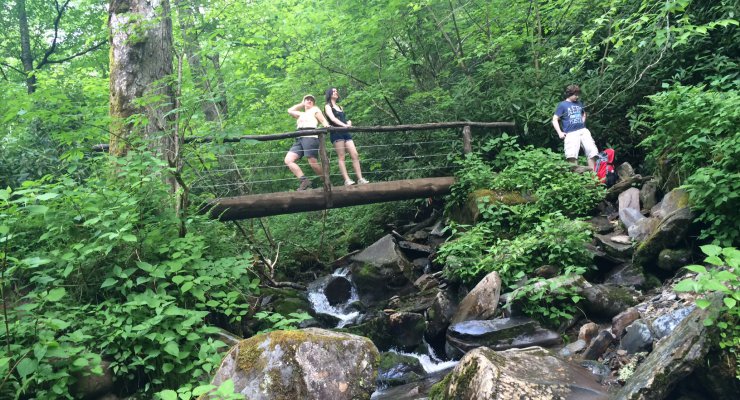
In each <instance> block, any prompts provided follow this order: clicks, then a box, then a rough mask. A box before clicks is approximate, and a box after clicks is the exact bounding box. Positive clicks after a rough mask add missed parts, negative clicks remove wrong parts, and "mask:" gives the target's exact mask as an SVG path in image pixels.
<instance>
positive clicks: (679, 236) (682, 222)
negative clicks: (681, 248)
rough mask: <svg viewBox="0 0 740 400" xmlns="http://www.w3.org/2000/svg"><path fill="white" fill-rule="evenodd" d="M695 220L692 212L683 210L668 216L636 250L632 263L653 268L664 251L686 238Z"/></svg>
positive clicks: (686, 209)
mask: <svg viewBox="0 0 740 400" xmlns="http://www.w3.org/2000/svg"><path fill="white" fill-rule="evenodd" d="M692 220H693V217H692V214H691V210H690V209H688V208H682V209H680V210H677V211H675V212H673V213H672V214H670V215H668V216H667V217H666V218H665V220H663V221H662V222H661V223H660V225H658V227H657V228H656V229H655V231H653V232H652V233H651V234H650V235H649V236H648V237H647V238H646V239H645V241H644V242H642V243H640V244H639V245H638V246H637V248H636V249H635V254H634V256H633V257H632V261H633V262H634V263H635V264H637V265H640V266H642V267H648V268H649V267H653V266H655V265H656V264H657V258H658V255H659V254H660V252H661V251H662V250H663V249H667V248H671V247H675V246H676V245H677V244H678V243H680V242H681V241H683V240H684V239H685V238H686V235H687V233H688V231H689V227H690V225H691V222H692Z"/></svg>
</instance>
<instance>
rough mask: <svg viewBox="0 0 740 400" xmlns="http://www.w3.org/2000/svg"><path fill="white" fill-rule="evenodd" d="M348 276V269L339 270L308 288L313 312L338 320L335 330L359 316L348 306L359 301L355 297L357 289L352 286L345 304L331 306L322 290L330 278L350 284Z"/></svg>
mask: <svg viewBox="0 0 740 400" xmlns="http://www.w3.org/2000/svg"><path fill="white" fill-rule="evenodd" d="M349 275H350V270H349V268H347V267H344V268H339V269H337V270H336V271H334V273H333V274H331V275H329V276H326V277H324V278H320V279H318V280H316V281H314V282H313V283H311V284H310V285H309V287H308V301H309V302H310V303H311V307H313V309H314V311H316V313H317V314H326V315H331V316H332V317H334V318H337V319H338V320H339V322H338V323H337V326H336V327H337V328H343V327H345V326H347V325H349V324H351V323H353V322H354V321H356V320H357V318H358V317H359V316H360V312H359V311H357V310H353V309H352V308H351V307H349V305H350V304H352V303H353V302H356V301H359V299H360V298H359V296H358V295H357V289H356V288H355V286H354V285H352V289H351V291H350V298H349V300H347V301H346V302H345V303H342V304H337V305H335V306H332V305H331V304H329V300H328V299H327V298H326V295H325V294H324V289H325V288H326V285H327V284H328V282H329V279H331V277H332V276H339V277H343V278H347V280H349V281H350V283H352V280H351V279H350V278H349Z"/></svg>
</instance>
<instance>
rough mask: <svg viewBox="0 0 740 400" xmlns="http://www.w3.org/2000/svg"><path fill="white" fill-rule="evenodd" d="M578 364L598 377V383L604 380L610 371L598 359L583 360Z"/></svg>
mask: <svg viewBox="0 0 740 400" xmlns="http://www.w3.org/2000/svg"><path fill="white" fill-rule="evenodd" d="M580 364H581V366H582V367H584V368H586V369H588V370H589V372H591V373H592V374H593V375H594V376H595V377H596V378H597V379H598V381H599V383H601V382H604V380H605V379H606V378H608V377H609V375H610V374H611V372H612V370H611V368H609V367H608V366H607V365H605V364H604V363H600V362H598V361H594V360H584V361H581V363H580Z"/></svg>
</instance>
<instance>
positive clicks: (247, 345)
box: [211, 328, 379, 400]
mask: <svg viewBox="0 0 740 400" xmlns="http://www.w3.org/2000/svg"><path fill="white" fill-rule="evenodd" d="M378 359H379V353H378V349H377V348H375V345H373V343H372V342H371V341H370V340H369V339H368V338H365V337H361V336H355V335H351V334H348V333H338V332H332V331H327V330H323V329H316V328H309V329H303V330H297V331H274V332H270V333H266V334H260V335H256V336H253V337H251V338H249V339H245V340H242V341H241V342H239V344H238V345H237V346H235V347H234V348H232V349H231V350H230V351H229V353H228V354H227V355H226V357H225V358H224V360H223V362H222V363H221V366H220V367H219V369H218V370H217V371H216V374H215V377H214V378H213V381H212V382H211V383H212V384H213V385H216V386H219V385H220V384H221V383H223V382H224V381H226V380H227V379H231V380H232V381H233V382H234V388H235V392H237V393H239V394H242V395H245V396H246V397H247V398H249V399H252V400H268V399H276V398H278V397H277V395H278V394H279V395H280V396H281V397H280V398H294V399H307V400H309V399H310V400H313V399H315V400H324V399H336V400H344V399H346V400H350V399H369V398H370V394H371V393H372V392H373V391H374V390H375V378H376V371H375V366H376V365H377V362H378Z"/></svg>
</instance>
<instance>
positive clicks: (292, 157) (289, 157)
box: [285, 151, 303, 178]
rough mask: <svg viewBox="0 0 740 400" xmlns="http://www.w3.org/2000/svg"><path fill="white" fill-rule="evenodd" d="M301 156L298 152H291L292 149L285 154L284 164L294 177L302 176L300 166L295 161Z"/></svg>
mask: <svg viewBox="0 0 740 400" xmlns="http://www.w3.org/2000/svg"><path fill="white" fill-rule="evenodd" d="M299 158H301V157H300V156H299V155H298V154H296V153H293V152H292V151H289V152H288V154H286V155H285V165H287V166H288V169H289V170H290V172H292V173H293V175H295V177H296V178H300V177H302V176H303V171H302V170H301V167H299V166H298V164H296V161H298V159H299Z"/></svg>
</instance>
